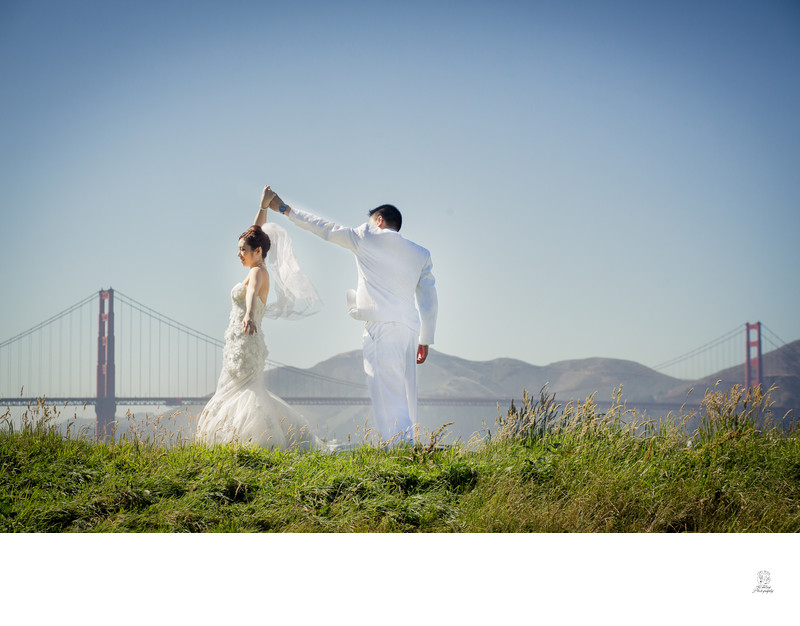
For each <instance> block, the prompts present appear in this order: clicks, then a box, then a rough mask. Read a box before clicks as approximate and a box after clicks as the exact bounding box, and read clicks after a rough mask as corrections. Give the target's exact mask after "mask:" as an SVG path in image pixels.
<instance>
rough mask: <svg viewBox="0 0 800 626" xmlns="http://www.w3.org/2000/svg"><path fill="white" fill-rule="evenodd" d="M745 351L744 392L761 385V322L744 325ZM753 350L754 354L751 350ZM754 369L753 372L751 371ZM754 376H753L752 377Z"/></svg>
mask: <svg viewBox="0 0 800 626" xmlns="http://www.w3.org/2000/svg"><path fill="white" fill-rule="evenodd" d="M753 331H755V339H753ZM745 338H746V339H745V344H746V345H745V349H746V350H747V358H746V359H745V364H744V388H745V391H747V390H749V389H750V388H751V387H758V386H760V385H762V383H763V382H764V380H763V372H764V370H763V369H762V367H761V322H756V323H755V324H751V323H749V322H748V323H747V324H745ZM754 349H755V351H756V352H755V354H753V350H754ZM754 369H755V372H754V371H753V370H754ZM754 374H755V375H754Z"/></svg>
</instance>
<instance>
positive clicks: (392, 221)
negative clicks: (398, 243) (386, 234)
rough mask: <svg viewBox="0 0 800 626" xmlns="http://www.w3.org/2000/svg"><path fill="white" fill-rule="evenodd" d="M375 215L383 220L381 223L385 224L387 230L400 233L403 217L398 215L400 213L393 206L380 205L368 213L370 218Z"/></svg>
mask: <svg viewBox="0 0 800 626" xmlns="http://www.w3.org/2000/svg"><path fill="white" fill-rule="evenodd" d="M376 214H377V215H380V216H381V217H382V218H383V221H384V222H386V225H387V226H388V227H389V228H392V229H394V230H396V231H398V232H400V227H401V226H402V225H403V216H402V215H400V211H398V210H397V207H396V206H394V205H393V204H382V205H381V206H379V207H378V208H376V209H372V210H371V211H370V212H369V216H370V217H372V216H373V215H376Z"/></svg>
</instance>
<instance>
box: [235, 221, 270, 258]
mask: <svg viewBox="0 0 800 626" xmlns="http://www.w3.org/2000/svg"><path fill="white" fill-rule="evenodd" d="M239 239H244V242H245V243H246V244H247V245H248V246H250V248H252V249H253V250H255V249H256V248H261V258H262V259H266V258H267V252H269V247H270V245H271V243H270V240H269V235H267V233H265V232H264V231H263V230H261V226H251V227H250V228H248V229H247V230H246V231H244V232H243V233H242V234H241V236H240V237H239Z"/></svg>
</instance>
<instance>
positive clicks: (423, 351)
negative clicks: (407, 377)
mask: <svg viewBox="0 0 800 626" xmlns="http://www.w3.org/2000/svg"><path fill="white" fill-rule="evenodd" d="M427 358H428V346H423V345H421V344H420V346H419V347H418V348H417V365H422V364H423V363H424V362H425V359H427Z"/></svg>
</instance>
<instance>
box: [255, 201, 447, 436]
mask: <svg viewBox="0 0 800 626" xmlns="http://www.w3.org/2000/svg"><path fill="white" fill-rule="evenodd" d="M267 208H271V209H272V210H274V211H277V212H279V213H282V214H283V215H285V216H287V217H288V218H289V220H290V221H292V222H294V223H295V224H297V225H298V226H299V227H300V228H303V229H305V230H308V231H310V232H312V233H314V234H315V235H317V236H318V237H321V238H322V239H324V240H326V241H330V242H331V243H335V244H338V245H340V246H342V247H343V248H347V249H348V250H350V251H351V252H353V254H355V255H356V266H357V268H358V288H357V289H356V290H355V291H354V290H352V289H351V290H349V291H348V292H347V308H348V312H349V314H350V316H351V317H353V318H355V319H357V320H363V321H364V322H365V324H364V334H363V347H364V372H365V373H366V375H367V387H368V388H369V395H370V398H371V399H372V408H373V412H374V414H375V423H376V425H377V427H378V431H379V432H380V435H381V438H382V439H383V440H384V441H388V440H391V439H392V438H395V441H413V437H414V432H413V430H414V426H415V425H416V423H417V370H416V365H417V364H422V363H424V362H425V359H426V358H427V357H428V346H429V345H430V344H432V343H433V334H434V330H435V328H436V314H437V310H438V299H437V296H436V284H435V282H436V281H435V280H434V278H433V274H432V273H431V270H432V268H433V264H432V263H431V255H430V252H428V251H427V250H426V249H425V248H423V247H422V246H418V245H417V244H415V243H414V242H412V241H409V240H408V239H405V238H404V237H403V236H401V235H400V233H399V231H400V227H401V226H402V221H403V218H402V216H401V215H400V211H398V210H397V208H396V207H394V206H392V205H391V204H384V205H382V206H379V207H378V208H377V209H373V210H372V211H370V212H369V221H368V222H367V223H366V224H362V225H361V226H359V227H358V228H348V227H345V226H339V225H338V224H334V223H333V222H329V221H327V220H324V219H322V218H319V217H316V216H314V215H311V214H310V213H307V212H305V211H301V210H300V209H296V208H293V207H290V206H289V205H287V204H286V203H284V202H283V200H281V199H280V198H279V197H278V196H277V195H276V194H275V193H274V192H273V191H272V190H271V189H270V188H269V187H265V188H264V194H263V196H262V198H261V209H259V212H258V215H257V216H256V220H255V223H256V224H257V225H258V226H261V225H262V224H264V222H265V220H266V209H267ZM415 296H416V305H415V302H414V300H415Z"/></svg>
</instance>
